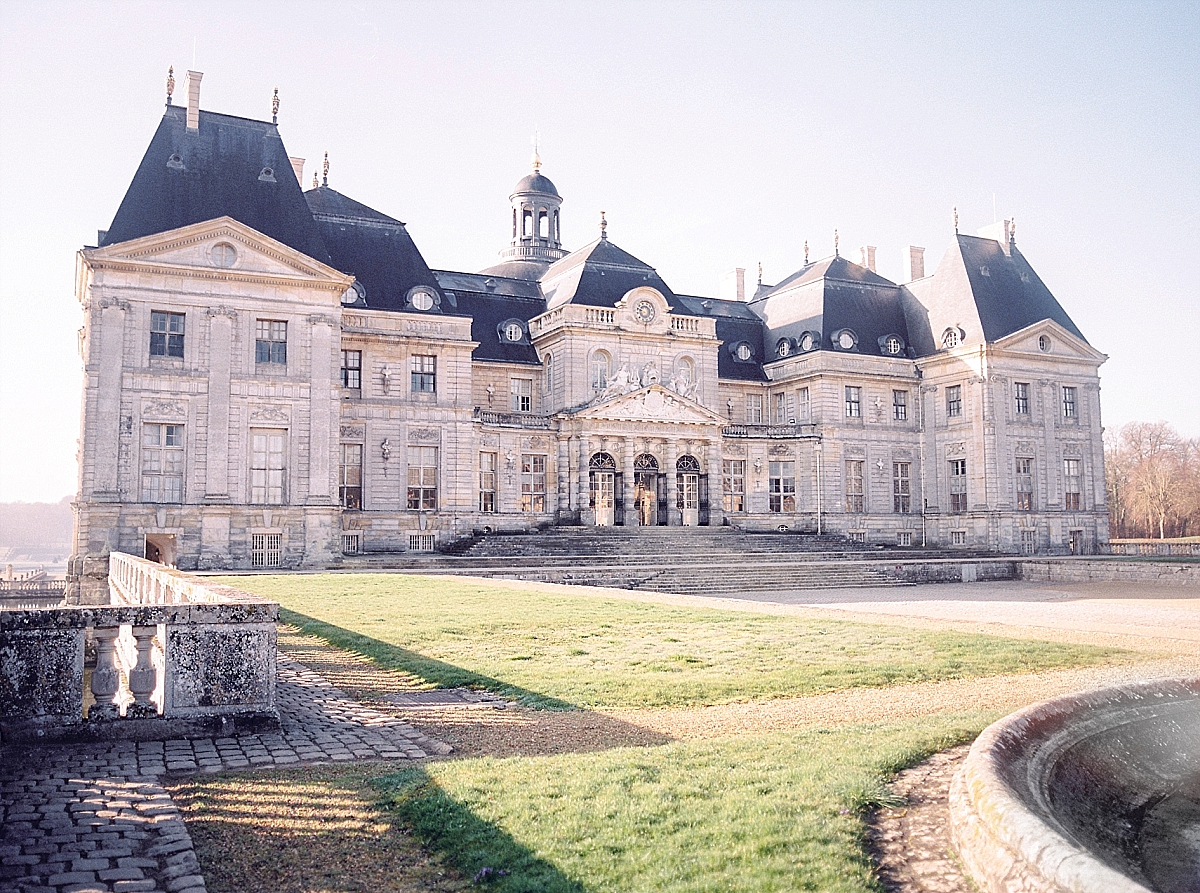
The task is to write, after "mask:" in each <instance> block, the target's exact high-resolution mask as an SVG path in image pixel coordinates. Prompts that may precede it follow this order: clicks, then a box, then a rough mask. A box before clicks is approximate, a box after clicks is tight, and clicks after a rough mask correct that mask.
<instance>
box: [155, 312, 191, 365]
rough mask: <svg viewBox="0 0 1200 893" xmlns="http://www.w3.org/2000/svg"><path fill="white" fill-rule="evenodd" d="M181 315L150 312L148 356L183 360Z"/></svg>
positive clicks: (182, 320)
mask: <svg viewBox="0 0 1200 893" xmlns="http://www.w3.org/2000/svg"><path fill="white" fill-rule="evenodd" d="M183 324H184V315H183V314H182V313H167V312H165V311H163V310H151V311H150V356H152V357H177V358H179V359H181V360H182V359H183Z"/></svg>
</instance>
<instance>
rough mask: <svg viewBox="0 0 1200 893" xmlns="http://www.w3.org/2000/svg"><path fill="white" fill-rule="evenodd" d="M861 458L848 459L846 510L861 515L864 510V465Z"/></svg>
mask: <svg viewBox="0 0 1200 893" xmlns="http://www.w3.org/2000/svg"><path fill="white" fill-rule="evenodd" d="M865 464H866V463H865V462H863V460H861V459H847V460H846V511H848V512H851V513H852V514H856V515H860V514H862V512H863V495H864V494H863V465H865Z"/></svg>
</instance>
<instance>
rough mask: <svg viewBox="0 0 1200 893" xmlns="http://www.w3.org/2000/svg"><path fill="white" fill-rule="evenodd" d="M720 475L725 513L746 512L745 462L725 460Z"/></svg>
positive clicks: (743, 460)
mask: <svg viewBox="0 0 1200 893" xmlns="http://www.w3.org/2000/svg"><path fill="white" fill-rule="evenodd" d="M721 474H722V477H723V478H724V490H725V511H727V512H744V511H745V510H746V460H745V459H725V460H724V461H722V463H721Z"/></svg>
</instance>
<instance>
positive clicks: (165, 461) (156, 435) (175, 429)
mask: <svg viewBox="0 0 1200 893" xmlns="http://www.w3.org/2000/svg"><path fill="white" fill-rule="evenodd" d="M142 502H183V425H157V424H151V425H143V426H142Z"/></svg>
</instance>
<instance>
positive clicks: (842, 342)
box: [837, 329, 855, 350]
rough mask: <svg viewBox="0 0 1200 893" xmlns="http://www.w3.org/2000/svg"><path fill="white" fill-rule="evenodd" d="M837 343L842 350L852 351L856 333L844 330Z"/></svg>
mask: <svg viewBox="0 0 1200 893" xmlns="http://www.w3.org/2000/svg"><path fill="white" fill-rule="evenodd" d="M837 343H838V347H840V348H841V349H842V350H850V349H851V348H852V347H854V343H855V339H854V333H853V332H851V331H850V330H849V329H843V330H842V332H841V334H839V335H838V339H837Z"/></svg>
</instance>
